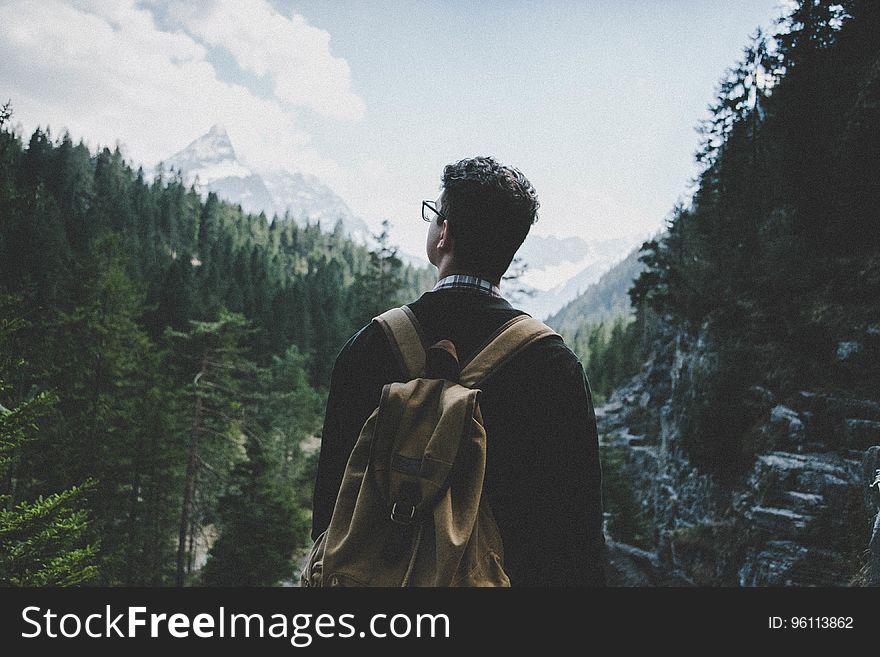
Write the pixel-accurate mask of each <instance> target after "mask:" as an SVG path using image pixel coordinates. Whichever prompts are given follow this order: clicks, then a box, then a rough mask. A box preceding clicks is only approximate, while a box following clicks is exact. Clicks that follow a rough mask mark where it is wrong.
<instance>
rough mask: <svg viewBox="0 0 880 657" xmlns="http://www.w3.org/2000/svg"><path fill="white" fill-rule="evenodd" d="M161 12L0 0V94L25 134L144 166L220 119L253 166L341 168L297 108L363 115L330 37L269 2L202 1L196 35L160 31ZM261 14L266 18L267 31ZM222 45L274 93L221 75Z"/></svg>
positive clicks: (77, 0)
mask: <svg viewBox="0 0 880 657" xmlns="http://www.w3.org/2000/svg"><path fill="white" fill-rule="evenodd" d="M200 6H201V5H200ZM236 6H237V7H239V9H236ZM241 7H246V8H247V11H248V13H249V14H252V16H251V17H250V19H247V17H244V16H242V15H241V14H242V11H241V9H240V8H241ZM159 10H161V7H157V6H155V3H153V4H147V5H145V4H143V3H136V2H135V1H134V0H112V1H110V0H107V1H102V0H74V1H72V2H61V1H60V0H41V1H40V2H32V1H29V0H11V1H9V2H4V3H2V4H0V80H2V83H0V84H2V86H0V96H2V97H3V100H4V101H5V100H6V99H7V98H11V99H12V103H13V108H14V110H15V112H16V116H17V118H19V119H20V120H22V121H24V122H25V126H24V127H25V129H27V130H31V129H33V128H34V127H36V125H38V124H39V125H43V126H45V125H47V124H49V125H51V127H52V128H53V131H54V133H55V134H56V135H57V134H58V131H59V129H61V128H67V129H69V130H70V132H71V133H72V134H73V135H74V137H75V138H78V137H84V138H85V139H86V140H87V141H88V143H89V145H90V146H92V147H94V146H97V145H98V144H101V145H113V144H114V143H116V142H117V140H119V141H121V142H122V143H123V144H124V145H125V146H126V149H125V151H126V156H127V157H129V158H130V159H132V160H133V161H134V162H137V163H143V164H145V165H147V166H152V165H153V164H155V163H156V162H158V161H159V160H161V159H163V158H165V157H167V156H169V155H170V154H172V153H174V152H176V151H177V150H179V149H180V148H182V147H183V146H185V145H186V144H187V143H189V142H190V141H191V140H193V139H195V138H196V137H198V136H199V135H201V134H203V133H204V132H206V131H207V129H208V128H209V127H210V126H211V125H212V124H214V123H222V124H224V125H225V126H226V127H227V129H228V131H229V134H230V137H231V138H232V140H233V143H234V144H235V146H236V149H237V150H238V151H239V152H240V154H241V155H242V156H243V159H245V160H247V161H248V163H249V164H251V165H252V166H255V167H257V168H277V167H287V168H290V169H294V170H303V171H307V172H310V173H315V174H317V175H318V176H322V175H323V174H325V173H326V174H331V175H332V176H335V177H337V178H338V177H340V176H343V175H344V172H343V171H342V170H341V169H340V167H339V165H338V164H337V163H335V162H333V161H332V160H330V159H328V158H325V157H323V156H322V155H321V154H320V153H319V152H318V151H317V150H316V149H315V147H314V146H313V145H312V144H311V143H310V138H309V135H308V134H307V133H306V132H305V131H303V129H302V128H301V127H300V125H299V122H298V115H297V112H298V111H302V108H309V109H310V111H314V112H317V113H319V114H321V113H323V114H324V115H327V116H328V117H332V119H334V120H337V119H340V118H342V119H357V118H358V117H359V116H360V115H361V114H362V113H363V102H362V101H361V100H360V99H359V98H358V97H357V96H356V95H355V94H354V92H353V91H352V89H351V80H350V74H349V69H348V65H347V63H346V62H345V61H344V60H342V59H339V58H335V57H332V55H330V51H329V35H327V33H326V32H323V31H321V30H317V29H316V28H313V27H310V26H309V25H307V24H306V22H305V20H304V19H303V18H302V17H298V16H296V15H294V16H292V17H291V18H285V17H283V16H281V15H279V14H276V13H274V12H273V11H272V10H271V9H270V8H269V6H268V5H267V4H266V3H265V2H263V1H262V0H255V1H248V2H242V3H232V2H215V3H212V4H210V5H206V6H205V8H204V9H203V11H205V12H206V23H205V27H203V28H199V29H196V28H195V24H194V23H193V25H191V26H190V30H191V31H189V30H188V31H181V30H179V29H175V27H174V26H173V25H172V26H171V27H169V26H164V25H163V27H160V26H159V25H158V24H157V20H156V12H157V11H159ZM169 11H170V7H169ZM200 11H202V10H200ZM169 15H171V14H169ZM254 16H256V17H259V18H266V19H267V20H268V23H267V25H266V29H267V30H269V31H268V32H266V33H264V34H263V35H262V36H259V34H258V29H259V25H258V24H257V21H256V18H254ZM192 20H195V19H192ZM226 22H230V23H237V25H236V30H237V32H236V34H235V35H226V34H225V33H224V32H223V30H224V29H231V28H224V27H223V24H224V23H226ZM196 32H197V34H196ZM227 39H228V41H227ZM216 40H222V41H223V42H224V44H225V45H224V47H226V48H227V49H228V51H229V53H230V54H231V55H232V56H233V57H234V58H235V61H236V63H237V65H238V66H239V67H240V68H241V69H242V70H248V71H252V72H254V73H255V74H259V75H263V76H269V78H271V79H272V80H273V83H274V87H273V88H274V89H275V93H274V94H272V95H271V96H270V97H268V98H267V97H265V96H261V95H258V94H256V93H254V92H253V91H252V90H251V89H249V88H248V87H246V86H243V85H242V84H237V83H234V82H230V81H228V80H224V79H222V76H221V75H220V73H222V72H218V70H217V69H216V68H215V66H214V65H212V64H211V61H210V57H209V51H210V48H212V47H214V46H213V45H212V43H214V42H216ZM269 43H272V44H273V45H272V47H270V48H267V50H266V53H265V54H263V55H261V54H260V52H259V50H260V48H261V47H262V46H263V45H265V44H269ZM283 53H286V54H287V59H284V57H283ZM297 81H299V82H300V84H299V85H297ZM294 87H296V88H295V89H294ZM342 107H347V109H340V108H342ZM297 108H299V109H297Z"/></svg>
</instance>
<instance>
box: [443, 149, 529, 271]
mask: <svg viewBox="0 0 880 657" xmlns="http://www.w3.org/2000/svg"><path fill="white" fill-rule="evenodd" d="M442 183H443V191H442V193H441V195H440V199H439V201H438V210H440V212H441V213H442V216H441V215H438V216H437V217H436V218H435V221H433V222H432V226H431V228H430V230H429V231H428V244H427V252H428V259H429V260H430V261H431V262H432V263H433V264H435V265H437V266H438V267H439V266H440V262H441V261H442V260H443V259H446V260H447V261H449V262H451V263H453V269H454V271H455V273H471V274H476V275H479V276H482V277H484V278H488V279H489V280H492V281H494V282H496V283H497V282H499V281H500V280H501V276H502V275H503V274H504V272H505V271H507V268H508V267H509V266H510V263H511V261H512V260H513V256H514V254H515V253H516V251H517V249H519V247H520V246H521V245H522V243H523V241H524V240H525V238H526V235H528V232H529V229H530V228H531V226H532V224H533V223H534V222H535V221H536V220H537V211H538V206H539V203H538V196H537V194H536V193H535V189H534V188H533V187H532V184H531V183H530V182H529V181H528V180H527V179H526V177H525V176H524V175H523V174H522V173H521V172H520V171H518V170H517V169H513V168H511V167H506V166H504V165H502V164H499V163H498V162H496V161H495V160H494V159H492V158H491V157H475V158H472V159H466V160H460V161H458V162H456V163H455V164H450V165H448V166H447V167H445V168H444V170H443V181H442Z"/></svg>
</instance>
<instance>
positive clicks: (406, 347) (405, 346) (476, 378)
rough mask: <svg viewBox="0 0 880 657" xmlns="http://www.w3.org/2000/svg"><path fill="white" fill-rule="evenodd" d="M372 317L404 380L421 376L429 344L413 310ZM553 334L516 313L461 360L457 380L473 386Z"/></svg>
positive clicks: (529, 318) (527, 316)
mask: <svg viewBox="0 0 880 657" xmlns="http://www.w3.org/2000/svg"><path fill="white" fill-rule="evenodd" d="M375 319H376V321H377V322H378V323H379V325H380V326H381V327H382V329H383V330H384V331H385V335H386V336H387V337H388V341H389V343H390V344H391V351H392V352H393V354H394V358H395V360H396V361H397V365H398V368H399V369H400V371H401V372H404V373H405V374H406V376H407V380H412V379H414V378H417V377H419V376H423V375H424V372H425V352H426V350H427V348H428V345H427V342H426V340H425V336H424V333H423V331H422V327H421V325H420V324H419V321H418V319H416V316H415V315H414V314H413V312H412V310H410V309H409V307H408V306H401V307H400V308H392V309H391V310H386V311H385V312H384V313H382V314H381V315H379V316H378V317H376V318H375ZM552 335H555V336H559V334H558V333H557V332H556V331H554V330H553V329H552V328H550V327H549V326H547V325H546V324H544V322H542V321H540V320H538V319H535V318H533V317H530V316H529V315H517V316H516V317H514V318H513V319H511V320H509V321H508V322H505V323H504V324H502V325H501V327H499V328H498V330H497V331H495V332H494V333H493V334H492V335H491V336H490V337H489V339H488V340H486V342H485V343H484V344H483V346H482V347H480V348H479V349H478V350H477V351H476V353H475V355H474V356H472V357H471V359H470V360H469V361H467V363H462V368H461V375H460V376H459V383H461V384H462V385H463V386H466V387H468V388H473V387H475V386H476V385H477V384H479V383H481V382H482V381H483V380H484V379H486V378H487V377H488V376H489V375H490V374H491V373H492V372H493V371H494V370H495V369H497V368H498V367H500V366H501V365H503V364H504V363H506V362H507V361H508V360H509V359H510V358H512V357H513V356H514V355H515V354H517V353H519V352H520V351H521V350H522V349H525V348H526V347H527V346H529V345H530V344H532V343H533V342H535V341H537V340H541V339H543V338H546V337H549V336H552Z"/></svg>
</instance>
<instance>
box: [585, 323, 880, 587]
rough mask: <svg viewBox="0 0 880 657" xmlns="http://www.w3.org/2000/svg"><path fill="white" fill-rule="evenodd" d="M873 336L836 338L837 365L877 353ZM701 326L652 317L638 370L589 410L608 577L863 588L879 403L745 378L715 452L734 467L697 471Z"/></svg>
mask: <svg viewBox="0 0 880 657" xmlns="http://www.w3.org/2000/svg"><path fill="white" fill-rule="evenodd" d="M878 334H880V330H878V327H876V326H872V327H869V328H868V330H867V331H865V332H864V333H863V334H862V335H860V336H856V339H854V340H851V341H848V342H846V343H840V344H839V345H838V350H837V358H838V364H839V366H840V367H841V368H847V367H851V366H853V359H866V358H867V359H873V358H877V357H878V351H880V350H878V342H880V340H878V337H880V335H878ZM712 336H713V329H712V327H711V325H710V324H709V323H707V324H705V325H703V327H701V328H700V329H698V330H695V331H687V330H684V329H681V328H673V327H671V326H665V328H663V329H662V330H661V332H660V335H659V337H658V338H657V340H656V341H655V343H654V347H653V349H652V354H651V357H650V359H649V360H648V361H647V362H646V363H645V366H644V368H643V370H642V371H641V373H640V374H639V375H637V376H636V377H635V378H633V379H632V380H631V381H629V382H628V384H627V385H625V386H623V387H622V388H620V389H618V390H617V392H616V393H615V394H614V395H613V396H612V397H611V399H610V400H609V402H608V403H607V404H605V405H603V406H601V407H599V408H597V420H598V424H599V433H600V444H601V446H602V451H603V455H604V460H603V467H604V468H605V470H604V473H605V476H606V498H607V501H606V533H607V534H608V536H609V547H610V560H611V571H612V572H611V579H612V581H613V583H614V584H617V585H636V586H646V585H670V584H671V585H702V586H717V585H721V586H812V585H833V586H838V585H850V584H872V583H873V584H875V585H876V584H877V583H878V581H880V516H878V514H877V511H878V509H880V486H878V485H877V484H875V485H874V486H873V487H872V486H871V484H872V482H873V481H874V480H875V478H876V475H877V472H876V471H877V469H878V468H880V402H878V401H877V400H876V399H863V398H854V397H850V396H841V395H835V394H831V393H828V392H820V391H812V390H797V391H795V392H793V393H790V394H786V395H784V396H782V397H780V396H779V395H778V394H775V393H774V392H772V391H770V390H767V389H764V388H761V387H758V386H754V387H752V388H751V389H750V390H749V403H748V405H747V406H748V407H747V408H745V409H744V410H743V414H744V415H746V416H747V417H746V419H745V422H744V423H743V425H742V426H743V429H744V430H743V432H742V434H743V439H742V444H741V445H737V446H736V448H735V449H730V450H727V451H725V450H721V451H720V452H719V453H721V454H722V455H727V456H729V457H730V458H736V459H739V460H740V461H741V464H740V467H738V468H735V469H733V470H732V472H733V474H731V468H724V467H712V466H713V463H711V462H707V461H705V459H704V460H703V462H702V463H701V464H700V465H699V467H698V466H697V465H695V464H694V454H695V449H694V447H693V445H694V444H695V442H696V443H698V444H699V442H700V441H702V442H703V443H708V442H711V441H712V439H713V437H712V436H694V435H692V433H693V431H694V426H695V423H694V422H693V417H692V416H693V414H694V413H697V412H698V409H699V402H700V399H701V397H702V396H703V395H704V393H705V382H706V381H707V377H708V376H709V375H712V376H716V377H717V376H718V375H719V370H718V353H717V348H716V345H715V343H714V341H713V337H712ZM855 365H856V366H857V365H858V363H857V362H856V363H855ZM735 420H736V418H734V420H732V421H735ZM714 465H715V466H723V465H724V464H718V463H715V464H714ZM622 498H627V499H622ZM615 533H618V534H620V533H622V534H625V535H624V536H616V535H615ZM627 541H631V542H633V543H638V545H633V544H630V543H628V542H627ZM869 544H870V546H871V549H873V552H871V551H870V550H869Z"/></svg>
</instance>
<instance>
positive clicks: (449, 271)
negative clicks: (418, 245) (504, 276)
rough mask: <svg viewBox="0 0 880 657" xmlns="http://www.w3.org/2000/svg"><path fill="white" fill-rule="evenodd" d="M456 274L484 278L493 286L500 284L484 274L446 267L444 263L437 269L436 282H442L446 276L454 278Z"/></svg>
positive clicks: (452, 266) (450, 265)
mask: <svg viewBox="0 0 880 657" xmlns="http://www.w3.org/2000/svg"><path fill="white" fill-rule="evenodd" d="M456 274H461V275H464V276H476V277H478V278H485V279H486V280H487V281H491V282H492V284H494V285H500V284H501V281H499V280H497V279H494V278H489V277H488V276H486V275H485V274H479V273H477V272H475V271H473V270H469V269H461V268H459V267H456V266H455V265H453V264H449V265H446V263H444V265H441V266H440V267H439V268H438V269H437V280H438V281H439V280H442V279H444V278H446V277H447V276H455V275H456Z"/></svg>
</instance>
